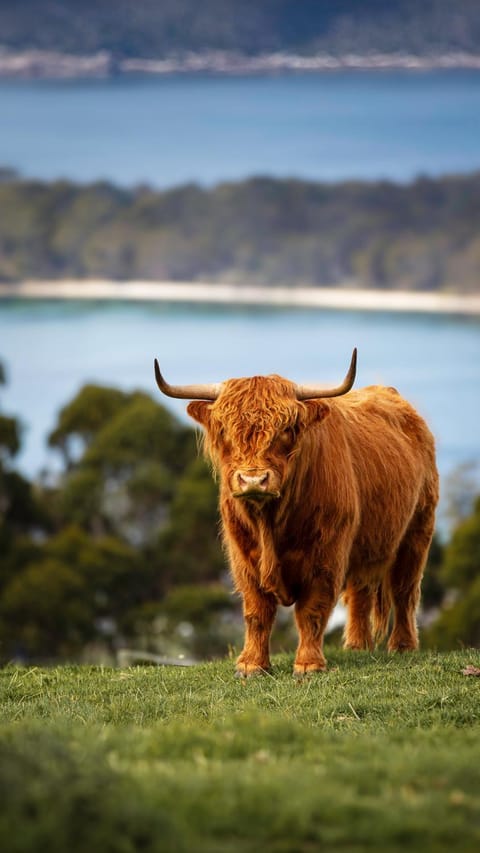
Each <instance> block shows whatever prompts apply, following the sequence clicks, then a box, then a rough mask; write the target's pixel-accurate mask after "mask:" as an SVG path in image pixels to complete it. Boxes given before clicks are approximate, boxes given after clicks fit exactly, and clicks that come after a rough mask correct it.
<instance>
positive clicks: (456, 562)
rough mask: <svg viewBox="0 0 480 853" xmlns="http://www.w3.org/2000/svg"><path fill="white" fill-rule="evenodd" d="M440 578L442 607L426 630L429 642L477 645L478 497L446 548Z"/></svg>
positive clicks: (479, 615)
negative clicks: (443, 600) (443, 591)
mask: <svg viewBox="0 0 480 853" xmlns="http://www.w3.org/2000/svg"><path fill="white" fill-rule="evenodd" d="M440 576H441V580H442V582H443V584H444V586H445V588H446V590H447V596H446V601H445V604H444V608H443V609H442V611H441V612H440V615H439V617H438V619H437V620H436V621H435V622H434V624H433V625H432V627H431V628H430V630H429V631H428V632H427V635H426V636H427V641H428V643H429V644H430V645H432V646H436V647H438V648H440V649H449V648H454V647H456V646H458V645H459V644H461V645H467V646H468V645H471V646H480V496H479V497H478V498H477V500H476V501H475V504H474V507H473V511H472V513H471V514H470V515H469V516H468V517H467V518H465V519H464V520H463V521H460V522H459V524H458V526H457V527H456V528H455V530H454V532H453V535H452V537H451V540H450V542H449V543H448V545H447V546H446V548H445V552H444V560H443V564H442V567H441V573H440Z"/></svg>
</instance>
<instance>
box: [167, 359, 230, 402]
mask: <svg viewBox="0 0 480 853" xmlns="http://www.w3.org/2000/svg"><path fill="white" fill-rule="evenodd" d="M155 379H156V380H157V385H158V387H159V388H160V391H161V392H162V394H166V395H167V397H177V398H178V399H179V400H216V399H217V397H218V395H219V393H220V385H219V384H216V385H169V384H168V382H165V379H164V378H163V376H162V374H161V372H160V366H159V364H158V361H157V359H155Z"/></svg>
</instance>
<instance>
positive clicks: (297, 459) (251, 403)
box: [155, 350, 438, 677]
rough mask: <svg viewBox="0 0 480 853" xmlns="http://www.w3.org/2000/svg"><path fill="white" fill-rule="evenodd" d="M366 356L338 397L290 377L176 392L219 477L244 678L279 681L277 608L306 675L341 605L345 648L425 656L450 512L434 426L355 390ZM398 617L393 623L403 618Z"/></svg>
mask: <svg viewBox="0 0 480 853" xmlns="http://www.w3.org/2000/svg"><path fill="white" fill-rule="evenodd" d="M355 373H356V350H354V352H353V356H352V361H351V364H350V369H349V371H348V373H347V376H346V377H345V380H344V381H343V383H342V384H341V385H340V386H338V387H336V388H330V389H329V388H321V387H310V386H301V385H296V384H295V383H293V382H291V381H289V380H288V379H283V378H282V377H281V376H276V375H272V376H253V377H251V378H248V379H229V380H227V381H226V382H222V383H219V384H218V385H201V386H180V387H174V386H171V385H169V384H168V383H167V382H165V380H164V379H163V377H162V375H161V372H160V368H159V366H158V362H157V361H155V374H156V379H157V383H158V386H159V388H160V390H161V391H162V392H163V393H164V394H167V395H168V396H171V397H181V398H183V399H189V400H191V401H193V402H190V403H189V405H188V408H187V410H188V413H189V414H190V415H191V416H192V417H193V418H194V419H195V420H196V421H198V423H200V424H201V425H202V426H203V427H204V428H205V450H206V453H207V454H208V456H209V457H210V459H211V460H212V462H213V465H214V466H215V468H216V469H217V470H218V472H219V474H220V512H221V518H222V527H223V537H224V542H225V547H226V551H227V554H228V557H229V561H230V566H231V571H232V575H233V579H234V583H235V587H236V589H237V590H238V592H239V593H240V594H241V596H242V599H243V613H244V619H245V644H244V648H243V651H242V652H241V654H240V656H239V658H238V660H237V663H236V667H237V674H238V675H239V676H241V677H247V676H250V675H254V674H257V673H262V672H265V671H268V670H269V668H270V652H269V646H270V634H271V630H272V626H273V622H274V619H275V614H276V610H277V606H278V605H279V604H282V605H292V604H294V605H295V620H296V624H297V629H298V635H299V643H298V648H297V652H296V657H295V662H294V674H295V675H298V676H303V675H305V674H308V673H312V672H316V671H319V670H324V669H325V668H326V660H325V657H324V654H323V636H324V632H325V629H326V626H327V622H328V619H329V616H330V614H331V613H332V610H333V608H334V607H335V605H336V603H337V601H338V600H339V598H340V596H341V595H342V594H343V601H344V604H345V605H346V609H347V617H346V625H345V630H344V644H345V646H346V647H347V648H349V649H370V650H371V649H373V647H374V644H375V642H376V641H378V640H379V639H381V638H382V637H384V636H385V635H386V634H387V632H388V631H389V627H391V630H390V633H389V639H388V649H389V650H390V651H392V652H393V651H404V650H409V649H415V648H417V646H418V635H417V626H416V609H417V606H418V602H419V595H420V584H421V579H422V574H423V570H424V566H425V562H426V559H427V554H428V549H429V546H430V541H431V538H432V534H433V530H434V516H435V507H436V504H437V500H438V474H437V469H436V464H435V447H434V440H433V437H432V434H431V433H430V431H429V429H428V427H427V425H426V424H425V422H424V421H423V419H422V418H421V417H420V415H419V414H418V413H417V412H416V411H415V409H414V408H413V407H412V406H411V405H410V404H409V403H408V402H407V401H406V400H404V399H403V398H402V397H401V396H400V394H399V393H398V392H397V391H396V390H395V389H394V388H387V387H383V386H377V385H375V386H370V387H367V388H363V389H361V390H359V391H351V390H350V389H351V388H352V385H353V382H354V379H355ZM391 612H393V619H392V624H391V626H390V616H391Z"/></svg>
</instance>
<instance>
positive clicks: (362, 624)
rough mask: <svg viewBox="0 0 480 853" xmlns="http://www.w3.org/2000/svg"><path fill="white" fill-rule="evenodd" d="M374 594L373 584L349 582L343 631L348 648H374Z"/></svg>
mask: <svg viewBox="0 0 480 853" xmlns="http://www.w3.org/2000/svg"><path fill="white" fill-rule="evenodd" d="M374 595H375V589H374V588H372V587H371V586H368V585H365V586H355V585H354V584H352V583H347V587H346V589H345V592H344V594H343V601H344V604H345V606H346V608H347V621H346V624H345V629H344V632H343V640H344V643H343V645H344V647H345V648H346V649H367V650H370V651H371V650H372V649H373V646H374V643H373V636H372V620H371V613H372V607H373V599H374Z"/></svg>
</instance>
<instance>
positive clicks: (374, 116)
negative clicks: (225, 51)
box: [0, 71, 480, 187]
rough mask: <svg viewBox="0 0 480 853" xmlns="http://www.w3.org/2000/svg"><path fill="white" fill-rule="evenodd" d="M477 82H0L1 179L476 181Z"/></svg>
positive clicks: (352, 76)
mask: <svg viewBox="0 0 480 853" xmlns="http://www.w3.org/2000/svg"><path fill="white" fill-rule="evenodd" d="M479 139H480V72H476V71H431V72H425V71H422V72H414V71H383V72H379V71H374V72H372V71H360V72H359V71H341V72H331V73H323V74H310V75H305V74H298V75H292V74H290V75H288V74H280V75H278V76H271V77H269V76H264V77H257V76H252V77H228V76H202V75H185V76H172V77H121V78H117V79H111V80H73V81H48V80H47V81H46V80H40V81H6V80H3V81H0V165H1V166H5V167H13V168H15V169H18V170H19V171H20V173H22V174H24V175H26V176H33V177H38V178H42V179H47V180H50V179H54V178H60V177H64V178H69V179H71V180H74V181H81V182H83V181H93V180H98V179H107V180H110V181H113V182H115V183H117V184H120V185H123V186H130V185H133V184H138V183H142V182H147V183H149V184H153V185H155V186H158V187H169V186H172V185H176V184H180V183H185V182H188V181H197V182H200V183H203V184H206V185H210V184H213V183H215V182H218V181H221V180H225V179H235V180H238V179H242V178H245V177H247V176H249V175H252V174H257V175H258V174H263V175H272V176H277V177H286V176H296V177H301V178H306V179H310V180H312V179H317V180H327V181H334V180H342V179H347V178H355V179H358V178H362V179H376V178H389V179H395V180H399V181H406V180H410V179H412V178H414V177H415V176H417V175H419V174H428V175H438V174H443V173H447V172H458V171H462V172H465V171H469V170H474V169H478V168H479V167H480V145H479Z"/></svg>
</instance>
